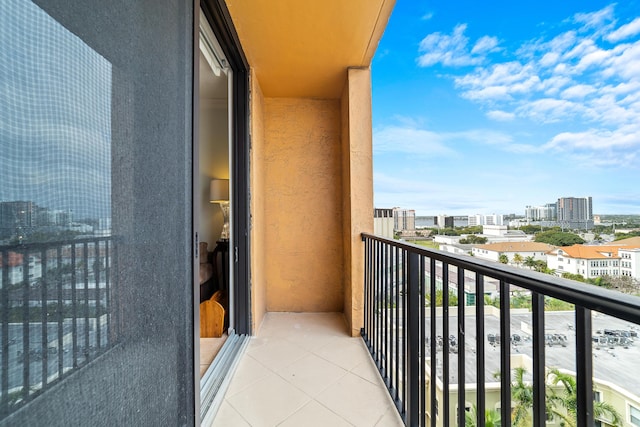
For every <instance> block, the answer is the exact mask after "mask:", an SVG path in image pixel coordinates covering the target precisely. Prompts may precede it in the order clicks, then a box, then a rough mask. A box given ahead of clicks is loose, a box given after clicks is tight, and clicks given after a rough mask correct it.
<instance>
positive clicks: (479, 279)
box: [476, 273, 486, 427]
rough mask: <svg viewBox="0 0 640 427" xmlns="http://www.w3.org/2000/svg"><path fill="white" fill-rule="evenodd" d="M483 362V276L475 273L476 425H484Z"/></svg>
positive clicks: (482, 426)
mask: <svg viewBox="0 0 640 427" xmlns="http://www.w3.org/2000/svg"><path fill="white" fill-rule="evenodd" d="M484 369H485V363H484V276H483V275H482V274H477V273H476V371H477V372H476V384H477V391H478V392H477V393H476V394H477V396H478V401H477V404H476V409H477V411H476V413H477V415H478V420H477V424H476V425H477V426H478V427H484V425H485V419H484V409H485V403H486V402H485V400H486V399H485V392H484V390H485V384H484V381H485V373H484Z"/></svg>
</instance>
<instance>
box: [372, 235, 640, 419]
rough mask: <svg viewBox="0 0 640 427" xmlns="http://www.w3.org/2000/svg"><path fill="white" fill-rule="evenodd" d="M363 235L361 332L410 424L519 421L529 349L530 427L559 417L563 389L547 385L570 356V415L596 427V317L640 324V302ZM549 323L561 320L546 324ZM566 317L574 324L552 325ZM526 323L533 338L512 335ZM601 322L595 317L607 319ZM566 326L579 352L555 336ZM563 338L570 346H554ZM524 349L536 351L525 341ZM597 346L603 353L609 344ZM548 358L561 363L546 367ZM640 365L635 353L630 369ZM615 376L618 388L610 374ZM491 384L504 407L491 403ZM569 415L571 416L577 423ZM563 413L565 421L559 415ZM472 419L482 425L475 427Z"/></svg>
mask: <svg viewBox="0 0 640 427" xmlns="http://www.w3.org/2000/svg"><path fill="white" fill-rule="evenodd" d="M362 239H363V241H364V246H365V283H364V297H365V304H364V311H365V317H364V327H363V328H362V336H363V338H364V341H365V343H366V345H367V346H368V348H369V351H370V353H371V356H372V358H373V360H374V362H375V363H376V365H377V367H378V370H379V372H380V375H381V376H382V379H383V381H384V382H385V385H386V386H387V389H388V391H389V393H390V395H391V398H392V399H393V401H394V402H395V405H396V407H397V409H398V411H399V413H400V415H401V417H402V419H403V420H404V422H405V425H407V426H426V425H430V426H449V425H458V426H465V425H474V426H481V427H482V426H485V424H486V423H488V421H486V419H485V415H484V414H486V412H485V411H487V410H488V411H490V410H494V411H496V412H497V414H498V415H499V418H500V425H501V426H510V425H512V416H513V415H514V413H513V411H514V409H513V405H514V400H516V399H514V397H513V395H512V387H515V385H514V384H515V382H514V378H513V377H514V375H513V374H512V372H513V371H512V368H513V367H512V362H511V358H512V356H513V355H514V354H516V353H518V354H519V353H521V352H524V351H525V350H526V351H529V352H530V353H529V355H528V358H529V360H530V361H531V365H532V366H530V367H529V371H530V372H529V373H528V374H527V375H528V378H527V384H528V386H529V387H530V390H531V394H532V402H530V407H529V408H528V413H529V416H530V417H531V419H530V421H529V423H531V422H532V425H535V426H541V425H545V422H546V420H547V419H548V417H550V416H552V415H553V414H550V413H549V400H548V399H547V398H548V397H549V396H548V394H550V393H552V392H553V393H555V392H554V391H552V390H550V389H549V385H550V379H549V371H550V368H551V367H553V366H552V365H553V363H558V360H562V359H561V357H565V356H566V357H565V359H567V360H569V359H571V366H569V367H568V368H567V367H563V366H558V368H563V369H565V368H566V369H567V370H569V371H571V373H572V375H574V378H575V382H576V388H575V389H576V396H575V408H573V409H571V411H573V412H574V413H573V415H574V416H575V417H576V419H575V420H574V423H575V424H574V425H578V426H593V425H594V393H593V390H594V381H593V378H594V376H593V373H594V365H593V360H594V359H593V346H594V342H598V337H597V334H596V336H594V333H595V332H594V331H592V318H593V316H592V314H593V313H596V312H597V313H601V314H598V315H597V316H603V317H604V315H606V318H607V319H612V320H607V322H609V321H611V322H613V321H617V322H625V325H629V323H628V322H631V324H633V325H637V324H640V298H637V297H634V296H630V295H625V294H621V293H618V292H615V291H611V290H607V289H602V288H599V287H597V286H593V285H587V284H584V283H579V282H575V281H572V280H566V279H561V278H558V277H556V276H553V275H549V274H543V273H538V272H534V271H531V270H527V269H524V268H515V267H510V266H506V265H503V264H500V263H498V262H490V261H483V260H479V259H477V258H474V257H471V256H460V255H454V254H449V253H446V252H441V251H437V250H432V249H427V248H425V247H420V246H417V245H412V244H408V243H405V242H401V241H397V240H391V239H386V238H381V237H377V236H373V235H368V234H363V235H362ZM489 288H491V292H489V291H488V289H489ZM492 295H493V296H495V297H492ZM496 295H497V296H496ZM454 299H457V302H455V301H453V300H454ZM516 300H526V302H527V305H526V309H519V310H515V309H514V307H515V303H516ZM554 302H559V303H562V304H564V305H563V307H565V311H563V312H554V313H550V311H549V310H548V309H547V311H545V306H546V305H549V306H551V305H553V303H554ZM489 305H491V307H489ZM488 312H491V313H492V315H493V319H496V318H498V319H499V324H498V321H491V322H489V321H488V320H487V319H489V315H488ZM512 312H513V313H512ZM518 316H519V317H518ZM561 316H564V317H561ZM609 316H611V317H610V318H609ZM545 317H548V318H552V320H551V321H550V322H549V325H547V328H545ZM522 319H524V320H522ZM558 319H569V321H568V322H567V323H565V324H562V325H552V324H551V323H552V322H556V323H557V322H559V320H558ZM489 320H490V319H489ZM517 320H520V322H521V328H523V330H524V329H527V331H528V332H527V333H523V332H522V331H519V332H520V333H519V334H514V332H515V331H514V330H512V328H515V327H514V326H513V325H514V324H520V323H517V322H516V321H517ZM603 321H604V320H602V319H601V318H600V317H598V322H603ZM607 324H608V323H605V325H607ZM496 325H497V326H496ZM605 327H606V326H605ZM629 327H631V328H632V329H634V328H635V327H634V326H629ZM545 329H548V330H547V331H546V332H547V333H545ZM562 329H564V330H567V331H568V330H570V331H571V333H570V335H573V334H574V333H575V344H572V343H571V341H572V340H568V339H567V338H566V334H563V333H555V334H552V333H549V330H554V331H555V332H558V330H562ZM598 333H601V331H598ZM605 333H606V331H605ZM525 335H526V336H525ZM500 337H502V339H500ZM619 339H620V340H623V338H622V337H620V338H619ZM554 340H556V341H557V342H559V343H561V344H562V346H568V348H567V349H566V350H562V348H563V347H561V346H558V348H556V347H549V346H552V345H553V344H554V342H556V341H554ZM524 342H527V343H528V344H527V345H528V346H527V345H522V343H524ZM620 342H622V341H620ZM625 342H627V344H628V343H630V342H631V340H628V341H625ZM546 347H549V348H546ZM625 348H627V347H625ZM572 350H573V351H572ZM596 350H598V351H603V350H600V347H596ZM547 351H548V352H549V354H550V356H553V361H551V360H550V361H546V360H545V356H546V352H547ZM624 351H627V350H624ZM629 351H635V350H629ZM562 352H564V353H562ZM551 353H553V354H551ZM556 353H557V354H558V357H559V358H560V359H558V358H556ZM563 354H564V356H562V355H563ZM629 354H630V353H629ZM614 356H615V355H614ZM474 359H475V360H474ZM619 359H620V358H619ZM633 360H637V357H636V358H632V359H631V362H629V360H627V361H626V362H625V363H632V362H633ZM545 362H549V363H545ZM602 363H605V362H602ZM638 363H640V362H638ZM490 365H491V366H494V368H495V370H493V368H491V366H490ZM624 366H627V367H628V365H624ZM623 369H624V368H623ZM492 374H495V377H496V378H495V379H494V378H493V375H492ZM622 376H624V372H622ZM606 379H607V380H608V381H609V382H615V379H614V378H613V377H610V378H606ZM488 384H490V386H491V387H493V388H492V390H494V392H495V393H494V394H495V395H496V397H497V399H498V400H499V402H498V403H492V404H491V405H488V403H487V400H486V399H487V395H488V394H487V389H486V387H487V385H488ZM497 387H499V390H498V389H497ZM636 393H637V392H636ZM470 401H472V402H471V404H470ZM503 402H509V404H502V403H503ZM516 404H517V402H516ZM473 406H475V407H474V408H473V411H472V410H471V409H472V408H471V407H473ZM564 411H565V414H566V416H571V415H572V414H571V413H567V410H566V409H565V410H564ZM623 411H624V412H626V409H624V408H623ZM557 413H558V414H560V416H562V411H560V412H557ZM476 414H477V415H476ZM470 416H471V417H472V418H473V417H475V419H473V420H471V421H469V417H470ZM514 424H517V423H514Z"/></svg>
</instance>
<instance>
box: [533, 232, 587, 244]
mask: <svg viewBox="0 0 640 427" xmlns="http://www.w3.org/2000/svg"><path fill="white" fill-rule="evenodd" d="M534 241H536V242H539V243H548V244H550V245H555V246H572V245H579V244H582V243H584V239H582V238H581V237H580V236H578V235H577V234H574V233H569V232H563V231H556V230H548V231H543V232H541V233H538V234H536V237H535V239H534Z"/></svg>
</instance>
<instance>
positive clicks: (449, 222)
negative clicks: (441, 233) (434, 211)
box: [433, 215, 454, 228]
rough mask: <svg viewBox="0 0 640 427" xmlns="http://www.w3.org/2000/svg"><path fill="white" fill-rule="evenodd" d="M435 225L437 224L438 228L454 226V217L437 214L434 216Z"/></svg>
mask: <svg viewBox="0 0 640 427" xmlns="http://www.w3.org/2000/svg"><path fill="white" fill-rule="evenodd" d="M433 225H436V226H437V227H438V228H453V227H454V219H453V217H452V216H447V215H437V216H434V217H433Z"/></svg>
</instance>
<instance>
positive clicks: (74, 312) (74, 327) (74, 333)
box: [70, 243, 78, 368]
mask: <svg viewBox="0 0 640 427" xmlns="http://www.w3.org/2000/svg"><path fill="white" fill-rule="evenodd" d="M70 246H71V247H70V249H71V316H72V318H71V337H72V341H73V351H72V354H73V367H74V368H77V367H78V305H77V299H76V245H75V243H72V244H71V245H70Z"/></svg>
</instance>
